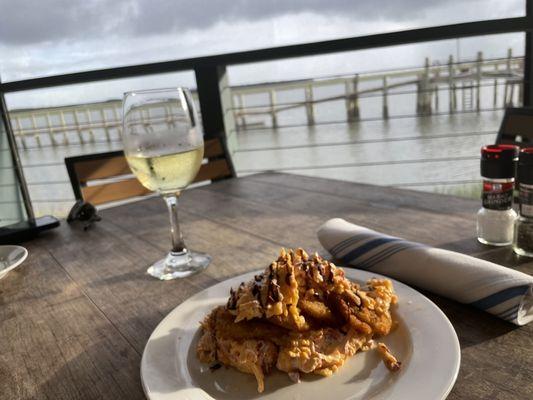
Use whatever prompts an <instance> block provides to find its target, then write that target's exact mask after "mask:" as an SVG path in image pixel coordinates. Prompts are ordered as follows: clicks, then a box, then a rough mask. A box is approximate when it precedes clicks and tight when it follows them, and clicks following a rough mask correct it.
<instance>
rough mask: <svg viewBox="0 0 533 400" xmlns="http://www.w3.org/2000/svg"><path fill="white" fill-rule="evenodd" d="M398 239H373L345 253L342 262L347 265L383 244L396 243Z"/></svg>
mask: <svg viewBox="0 0 533 400" xmlns="http://www.w3.org/2000/svg"><path fill="white" fill-rule="evenodd" d="M398 240H400V239H398V238H389V237H382V238H378V239H373V240H371V241H369V242H367V243H365V244H363V245H362V246H359V247H356V248H355V249H353V250H352V251H350V252H348V253H346V254H345V255H344V256H343V257H342V261H344V262H345V263H347V264H349V263H351V262H352V261H354V260H356V259H357V258H359V257H361V256H362V255H364V254H366V253H368V252H369V251H370V250H373V249H375V248H377V247H379V246H381V245H383V244H385V243H390V242H396V241H398Z"/></svg>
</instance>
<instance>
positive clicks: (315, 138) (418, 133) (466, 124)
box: [228, 33, 525, 197]
mask: <svg viewBox="0 0 533 400" xmlns="http://www.w3.org/2000/svg"><path fill="white" fill-rule="evenodd" d="M524 37H525V35H524V34H523V33H516V34H505V35H494V36H490V37H474V38H469V39H465V40H461V41H459V42H458V41H456V40H446V41H439V42H432V43H423V44H416V45H404V46H394V47H388V48H379V49H372V50H365V51H353V52H346V53H342V54H331V55H326V56H315V57H303V58H298V59H288V60H279V61H275V62H265V63H255V64H247V65H241V66H234V67H231V68H229V69H228V71H229V80H230V84H231V86H232V88H233V89H232V91H233V94H234V96H235V101H234V103H235V106H234V112H235V117H236V121H237V124H238V125H237V128H238V133H237V135H236V136H237V142H238V151H237V152H236V154H235V158H234V164H235V166H236V169H237V172H238V174H240V175H246V174H250V173H256V172H261V171H268V170H278V171H281V172H288V173H295V174H303V175H310V176H319V177H325V178H334V179H339V180H346V181H352V182H364V183H370V184H378V185H385V186H399V187H405V188H410V189H416V190H427V191H437V192H443V193H452V194H457V195H463V196H468V197H477V196H478V195H479V189H480V185H479V150H480V147H481V146H482V145H484V144H490V143H494V141H495V139H496V133H497V131H498V128H499V125H500V123H501V118H502V116H503V110H504V108H505V107H507V106H521V105H522V101H523V76H524V57H523V54H524ZM450 57H451V60H452V63H451V64H449V62H450ZM478 57H479V61H478ZM458 59H459V61H457V60H458ZM450 72H451V73H452V74H451V75H450Z"/></svg>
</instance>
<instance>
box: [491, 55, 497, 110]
mask: <svg viewBox="0 0 533 400" xmlns="http://www.w3.org/2000/svg"><path fill="white" fill-rule="evenodd" d="M494 71H496V73H497V72H498V64H494ZM497 105H498V78H495V79H494V98H493V100H492V107H493V108H496V106H497Z"/></svg>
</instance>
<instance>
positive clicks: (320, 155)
mask: <svg viewBox="0 0 533 400" xmlns="http://www.w3.org/2000/svg"><path fill="white" fill-rule="evenodd" d="M321 107H325V108H324V109H322V108H317V115H318V116H320V115H322V120H320V118H318V117H317V122H319V123H321V124H319V125H315V126H296V127H286V128H278V129H272V128H268V127H267V128H265V127H262V128H261V129H247V130H242V131H240V132H239V133H238V134H237V136H238V149H237V152H236V153H235V155H234V161H235V165H236V168H237V171H238V173H239V175H241V176H244V175H247V174H250V173H255V172H260V171H265V170H281V171H284V172H288V173H294V174H302V175H308V176H318V177H324V178H331V179H338V180H345V181H350V182H364V183H371V184H377V185H395V186H400V187H405V188H410V189H415V190H425V191H436V192H440V193H447V194H456V195H460V196H466V197H477V196H478V195H479V184H477V183H476V182H477V181H478V180H479V161H478V154H479V149H480V147H481V146H482V145H484V144H487V143H493V142H494V140H495V138H496V132H497V130H498V127H499V125H500V121H501V118H502V115H503V113H502V112H501V111H482V112H479V113H475V112H473V113H464V114H452V115H434V116H429V117H419V118H416V117H410V118H391V119H389V120H366V121H361V122H357V123H351V124H348V123H344V122H343V123H327V122H328V121H331V120H332V116H331V115H332V114H333V116H335V113H338V112H339V111H338V110H337V109H336V108H334V107H333V105H332V104H329V105H327V104H324V105H322V106H321ZM391 108H392V107H391ZM328 110H330V111H331V112H328ZM334 110H335V111H334ZM295 113H297V111H295ZM289 117H290V115H289ZM289 117H288V121H289V122H290V118H289ZM300 117H301V116H300ZM300 117H298V116H297V115H294V116H293V117H291V118H293V119H295V120H296V121H300V122H301V118H300ZM282 122H283V121H281V122H280V124H281V123H282ZM96 139H97V142H98V139H99V138H98V137H97V138H96ZM100 139H101V138H100ZM120 148H121V143H120V140H119V137H118V134H117V136H116V137H113V138H112V141H111V142H110V143H107V142H105V141H100V142H99V143H94V144H85V145H69V146H60V147H44V148H41V149H39V148H35V149H28V150H23V149H21V150H20V155H21V159H22V163H23V165H33V166H38V167H26V168H25V174H26V177H27V181H28V182H29V184H30V193H31V196H32V199H33V200H34V207H35V208H36V210H37V214H38V215H42V214H55V215H57V216H64V215H65V214H66V212H68V210H69V208H70V207H71V206H72V204H73V199H74V196H73V194H72V189H71V186H70V183H69V180H68V175H67V172H66V169H65V167H64V164H63V160H64V158H65V157H67V156H74V155H79V154H90V153H98V152H104V151H111V150H117V149H120Z"/></svg>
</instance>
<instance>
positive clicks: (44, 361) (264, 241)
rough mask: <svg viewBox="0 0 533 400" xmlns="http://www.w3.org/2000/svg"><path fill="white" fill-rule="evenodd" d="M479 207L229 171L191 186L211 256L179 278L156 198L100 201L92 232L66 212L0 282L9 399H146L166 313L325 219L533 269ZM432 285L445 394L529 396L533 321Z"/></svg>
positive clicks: (193, 238)
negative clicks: (145, 367)
mask: <svg viewBox="0 0 533 400" xmlns="http://www.w3.org/2000/svg"><path fill="white" fill-rule="evenodd" d="M478 207H479V202H478V201H474V200H466V199H461V198H456V197H447V196H440V195H435V194H426V193H418V192H412V191H403V190H398V189H391V188H380V187H373V186H367V185H361V184H353V183H346V182H340V181H332V180H325V179H317V178H306V177H301V176H294V175H285V174H263V175H255V176H250V177H247V178H241V179H233V180H226V181H222V182H218V183H215V184H212V185H209V186H204V187H201V188H196V189H192V190H189V191H187V192H186V193H185V194H184V195H183V197H182V201H181V217H182V224H183V230H184V232H185V235H186V241H187V243H188V244H189V246H190V247H191V248H194V249H198V250H203V251H207V252H209V253H210V254H211V255H212V256H213V263H212V265H211V266H210V267H209V268H208V270H206V271H205V272H203V273H201V274H198V275H195V276H193V277H191V278H188V279H184V280H176V281H170V282H160V281H157V280H154V279H153V278H151V277H150V276H148V275H146V274H145V270H146V268H147V266H148V265H149V263H150V262H152V261H154V260H156V259H158V258H160V257H161V256H162V255H163V254H164V253H165V251H167V250H168V247H169V232H168V229H169V225H168V220H167V218H168V217H167V213H166V210H165V206H164V203H163V201H162V200H161V199H159V198H151V199H148V200H144V201H141V202H136V203H132V204H129V205H125V206H120V207H115V208H111V209H107V210H105V211H102V212H101V215H102V217H103V220H102V221H101V222H98V223H97V224H96V225H95V226H94V227H93V228H91V229H90V230H88V231H86V232H84V231H83V230H82V229H80V227H79V226H78V227H71V226H68V225H67V224H65V223H63V224H62V226H61V227H60V228H59V229H57V230H54V231H51V232H49V233H47V234H43V235H42V236H41V237H39V238H38V239H37V240H34V241H32V242H29V243H26V246H27V247H28V250H29V252H30V256H29V259H28V260H27V261H26V262H25V263H24V264H23V265H22V266H21V267H19V268H18V269H16V270H15V271H13V272H11V273H9V274H8V276H7V277H5V278H4V279H2V280H0V343H1V346H0V399H2V400H4V399H58V400H59V399H142V398H144V395H143V391H142V388H141V383H140V376H139V364H140V360H141V355H142V352H143V348H144V345H145V343H146V341H147V339H148V337H149V336H150V334H151V332H152V330H153V329H154V328H155V327H156V325H157V324H158V323H159V321H160V320H161V319H162V318H163V317H164V316H165V315H166V314H167V313H168V312H170V311H171V310H172V309H173V308H174V307H176V306H177V305H178V304H180V303H181V302H182V301H184V300H185V299H187V298H188V297H189V296H191V295H192V294H194V293H196V292H198V291H200V290H202V289H203V288H205V287H208V286H210V285H213V284H214V283H216V282H219V281H222V280H224V279H226V278H229V277H231V276H234V275H236V274H240V273H243V272H246V271H250V270H256V269H261V268H264V267H265V266H266V265H267V264H268V263H269V262H270V261H271V260H272V259H273V258H274V257H275V256H276V255H277V253H278V251H279V248H280V247H281V246H284V247H297V246H302V247H305V248H306V249H309V250H310V251H314V250H318V251H323V250H322V249H321V247H320V244H319V243H318V240H317V238H316V230H317V228H318V227H319V225H320V224H321V223H323V222H324V221H326V220H327V219H328V218H331V217H344V218H346V219H348V220H350V221H353V222H356V223H358V224H361V225H365V226H367V227H370V228H373V229H377V230H380V231H382V232H385V233H388V234H391V235H397V236H402V237H404V238H406V239H409V240H415V241H421V242H424V243H427V244H430V245H435V246H439V247H443V248H447V249H452V250H457V251H461V252H464V253H468V254H472V255H475V256H477V257H481V258H484V259H488V260H492V261H496V262H498V263H502V264H504V265H507V266H511V267H512V268H516V269H518V270H521V271H524V272H526V273H529V274H531V273H533V262H529V261H528V260H527V259H521V260H518V259H517V257H515V256H514V255H513V253H512V251H511V249H509V248H490V247H485V246H482V245H481V244H479V243H477V241H476V239H475V236H474V235H475V233H474V232H475V212H476V210H477V208H478ZM429 297H430V298H431V299H432V300H433V301H435V302H436V303H437V304H438V305H439V306H440V307H441V308H442V309H443V310H444V312H445V313H446V315H447V316H448V317H449V318H450V320H451V321H452V323H453V325H454V327H455V329H456V331H457V334H458V336H459V340H460V342H461V348H462V362H461V370H460V373H459V378H458V380H457V383H456V384H455V387H454V389H453V391H452V393H451V394H450V396H449V399H469V400H471V399H532V398H533V334H532V333H533V324H530V325H529V326H526V327H522V328H517V327H515V326H514V325H511V324H509V323H507V322H504V321H502V320H499V319H498V318H495V317H493V316H491V315H489V314H486V313H483V312H480V311H477V310H475V309H472V308H469V307H467V306H463V305H460V304H458V303H455V302H453V301H449V300H446V299H442V298H439V297H437V296H434V295H430V296H429ZM419 384H423V383H422V382H419ZM428 400H431V399H428Z"/></svg>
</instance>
